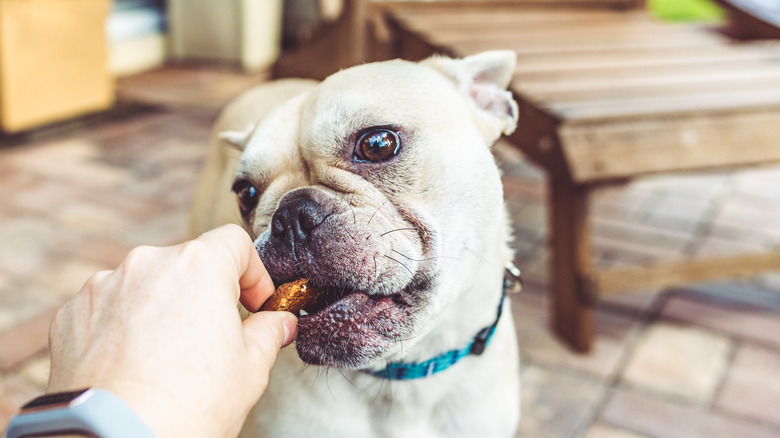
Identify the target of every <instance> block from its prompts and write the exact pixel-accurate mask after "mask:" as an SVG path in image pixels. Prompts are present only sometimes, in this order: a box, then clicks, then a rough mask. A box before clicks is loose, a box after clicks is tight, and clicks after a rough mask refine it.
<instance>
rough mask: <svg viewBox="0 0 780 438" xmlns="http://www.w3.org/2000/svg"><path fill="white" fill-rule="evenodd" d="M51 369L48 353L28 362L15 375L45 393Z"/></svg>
mask: <svg viewBox="0 0 780 438" xmlns="http://www.w3.org/2000/svg"><path fill="white" fill-rule="evenodd" d="M50 369H51V358H50V357H49V352H48V351H46V352H45V353H43V354H39V355H37V356H35V357H33V358H31V359H29V360H28V361H26V362H25V363H24V364H23V365H22V367H21V368H20V369H19V370H18V371H17V372H16V373H15V374H16V375H17V376H19V377H20V378H22V379H24V380H26V381H28V382H30V383H31V384H32V385H33V386H35V387H36V388H40V389H41V390H42V391H43V390H44V389H46V386H47V385H48V384H49V370H50Z"/></svg>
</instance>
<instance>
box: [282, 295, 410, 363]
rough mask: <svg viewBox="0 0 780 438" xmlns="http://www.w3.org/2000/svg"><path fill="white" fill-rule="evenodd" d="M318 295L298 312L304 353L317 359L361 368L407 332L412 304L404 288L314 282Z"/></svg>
mask: <svg viewBox="0 0 780 438" xmlns="http://www.w3.org/2000/svg"><path fill="white" fill-rule="evenodd" d="M312 286H313V287H314V288H316V299H315V300H312V301H311V303H308V304H307V305H306V306H305V307H304V308H303V309H302V311H301V312H300V313H299V315H298V336H297V339H296V343H295V346H296V350H297V352H298V356H300V358H301V359H302V360H303V361H304V362H306V363H309V364H312V365H326V366H335V367H339V368H358V367H360V366H362V365H364V364H365V363H367V362H368V361H370V360H371V359H374V358H375V357H377V356H379V355H381V354H382V353H383V352H385V351H386V350H387V348H389V346H390V345H391V344H392V343H393V342H394V340H397V339H399V338H400V337H403V336H404V335H405V334H406V333H405V332H406V330H405V328H406V327H408V325H407V324H406V323H408V322H409V321H408V320H409V319H410V317H411V314H412V313H413V312H412V310H411V307H410V306H409V304H408V303H406V302H405V300H404V299H403V294H401V293H398V294H392V295H381V294H370V293H367V292H366V291H362V290H358V289H351V288H348V287H341V286H332V285H322V284H318V283H316V282H312Z"/></svg>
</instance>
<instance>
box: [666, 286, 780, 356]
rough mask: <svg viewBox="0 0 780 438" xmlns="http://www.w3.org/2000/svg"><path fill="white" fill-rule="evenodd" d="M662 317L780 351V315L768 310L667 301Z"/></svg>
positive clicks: (695, 301)
mask: <svg viewBox="0 0 780 438" xmlns="http://www.w3.org/2000/svg"><path fill="white" fill-rule="evenodd" d="M661 316H662V317H663V318H664V319H668V320H671V321H674V322H678V323H685V324H689V325H692V326H697V327H702V328H708V329H712V330H715V331H717V332H719V333H723V334H727V335H729V336H732V337H736V338H738V339H741V340H745V341H750V342H755V343H760V344H765V345H770V346H773V347H777V348H780V337H779V336H778V333H780V313H778V312H777V311H775V310H771V309H767V308H765V307H761V306H756V305H750V304H741V305H740V304H736V303H733V302H732V303H728V302H718V301H712V300H707V301H704V300H702V299H701V298H700V299H698V300H697V299H690V298H687V297H673V298H670V299H669V300H668V301H667V303H666V305H665V306H664V308H663V311H662V313H661Z"/></svg>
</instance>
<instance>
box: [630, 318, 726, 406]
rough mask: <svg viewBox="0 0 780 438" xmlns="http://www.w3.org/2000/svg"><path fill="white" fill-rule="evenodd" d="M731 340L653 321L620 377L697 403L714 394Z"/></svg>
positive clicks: (640, 386) (694, 329) (722, 372)
mask: <svg viewBox="0 0 780 438" xmlns="http://www.w3.org/2000/svg"><path fill="white" fill-rule="evenodd" d="M730 351H731V342H730V341H729V340H728V339H727V338H725V337H723V336H718V335H715V334H712V333H709V332H706V331H703V330H700V329H696V328H689V327H681V326H676V325H670V324H654V325H652V326H650V327H648V329H647V330H646V331H645V333H644V334H643V335H642V337H641V338H640V339H639V341H638V343H637V345H636V348H635V350H634V351H633V353H632V355H631V357H630V359H629V360H628V362H627V364H626V367H625V369H624V371H623V376H622V377H623V381H624V382H626V383H628V384H630V385H632V386H636V387H638V388H642V389H645V390H649V391H654V392H658V393H663V394H669V395H672V396H677V397H682V398H684V399H687V400H690V401H692V402H697V403H706V402H707V401H709V400H710V399H711V397H712V396H713V394H714V392H715V390H716V388H717V386H718V384H719V383H720V380H721V378H722V376H723V374H724V371H725V369H726V367H727V365H728V358H729V353H730Z"/></svg>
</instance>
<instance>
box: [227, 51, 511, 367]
mask: <svg viewBox="0 0 780 438" xmlns="http://www.w3.org/2000/svg"><path fill="white" fill-rule="evenodd" d="M514 64H515V58H514V54H513V53H511V52H486V53H483V54H481V55H476V56H472V57H468V58H464V59H460V60H455V59H449V58H431V59H428V60H425V61H423V62H421V63H412V62H406V61H400V60H395V61H387V62H380V63H373V64H366V65H361V66H357V67H353V68H350V69H347V70H344V71H341V72H339V73H336V74H334V75H333V76H331V77H329V78H327V79H326V80H325V81H323V82H322V83H320V84H319V85H318V86H316V87H315V88H314V89H312V90H311V91H310V92H307V93H305V94H303V95H301V96H298V97H296V98H294V99H292V100H290V101H288V102H286V103H284V104H283V105H281V106H280V107H279V108H277V109H276V110H274V111H273V112H271V113H270V114H268V115H267V116H266V117H264V119H263V120H262V121H261V122H260V123H259V125H258V126H257V127H256V128H255V129H253V130H252V132H251V133H236V132H229V133H225V134H224V135H223V138H225V139H228V140H229V141H231V142H233V143H237V144H239V145H240V146H241V147H243V148H244V153H243V155H242V157H241V160H240V162H239V165H238V171H237V175H236V179H235V184H234V185H233V190H234V191H235V193H236V194H237V198H238V203H239V206H240V211H241V214H242V216H243V220H244V222H245V225H246V227H247V229H249V230H250V231H251V232H252V233H253V235H254V237H255V238H256V240H255V245H256V247H257V251H258V253H259V254H260V257H261V259H262V260H263V263H264V264H265V266H266V268H267V269H268V271H269V273H270V274H271V277H272V278H273V280H274V282H275V283H276V284H277V285H278V284H280V283H283V282H287V281H290V280H293V279H297V278H302V277H305V278H308V279H309V282H310V283H311V284H313V285H314V286H316V287H317V289H318V290H319V293H320V294H321V297H322V298H321V300H320V304H319V305H318V306H317V307H318V308H312V309H305V310H306V311H307V312H308V315H307V316H303V317H301V318H300V320H299V331H298V338H297V342H296V348H297V351H298V354H299V356H300V357H301V358H302V359H303V360H304V361H306V362H308V363H312V364H318V365H329V366H336V367H346V368H357V367H364V366H367V365H369V364H371V363H372V362H373V361H378V360H379V359H380V358H382V359H387V358H388V357H392V356H393V355H398V354H400V344H401V341H403V342H404V348H405V349H407V350H408V348H409V347H410V346H411V345H413V344H414V342H415V340H416V339H419V338H420V336H418V335H420V334H422V333H427V332H429V331H430V330H431V328H432V327H433V324H435V323H436V321H437V320H440V319H441V316H440V315H439V314H440V313H441V312H442V311H443V309H445V308H447V306H449V305H451V304H452V303H453V302H455V301H457V300H459V299H461V298H462V295H463V294H465V293H467V292H468V291H466V290H464V289H465V288H464V286H467V285H469V284H472V282H473V280H474V278H475V277H479V276H481V275H483V273H482V272H483V270H484V268H485V265H486V264H493V259H494V258H495V257H497V256H496V255H495V254H501V257H503V256H505V255H506V254H507V250H506V249H505V248H506V240H507V239H508V236H507V235H506V233H505V228H506V218H505V213H504V208H503V199H502V190H501V182H500V178H499V174H498V171H497V168H496V166H495V163H494V161H493V158H492V155H491V153H490V151H489V146H491V145H492V143H493V142H494V141H495V140H496V139H497V138H498V137H499V136H500V135H501V133H510V132H511V131H512V130H513V129H514V126H515V124H516V122H517V105H516V103H515V102H514V101H513V100H512V97H511V95H510V93H508V92H507V91H506V86H507V85H508V83H509V81H510V79H511V75H512V72H513V69H514ZM499 263H500V266H499V267H498V268H497V269H498V270H496V269H492V268H491V270H490V272H496V273H497V275H500V272H501V266H503V260H502V261H500V262H499ZM494 305H495V303H491V304H490V306H491V307H493V306H494Z"/></svg>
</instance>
